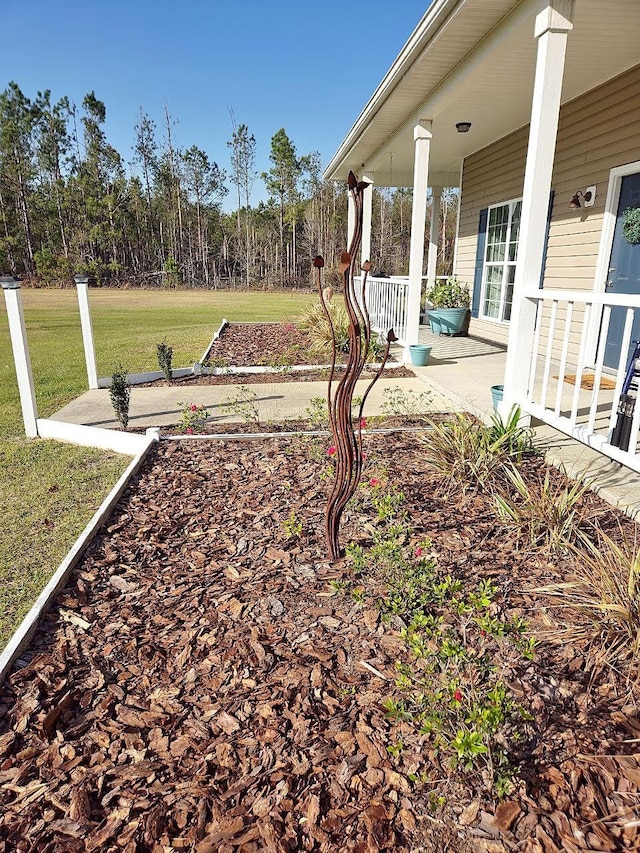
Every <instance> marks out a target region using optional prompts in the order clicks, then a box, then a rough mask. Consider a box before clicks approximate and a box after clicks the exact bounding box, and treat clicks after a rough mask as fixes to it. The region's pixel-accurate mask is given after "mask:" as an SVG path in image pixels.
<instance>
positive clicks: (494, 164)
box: [455, 65, 640, 342]
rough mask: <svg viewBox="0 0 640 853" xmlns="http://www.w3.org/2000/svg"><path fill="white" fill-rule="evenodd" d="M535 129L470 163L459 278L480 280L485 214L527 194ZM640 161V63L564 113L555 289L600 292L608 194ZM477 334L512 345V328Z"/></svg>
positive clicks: (485, 325) (550, 263) (552, 270)
mask: <svg viewBox="0 0 640 853" xmlns="http://www.w3.org/2000/svg"><path fill="white" fill-rule="evenodd" d="M528 134H529V128H528V127H525V128H522V129H520V130H518V131H516V132H515V133H512V134H510V135H509V136H507V137H504V139H502V140H500V141H499V142H496V143H494V144H493V145H491V146H489V147H487V148H484V149H483V150H482V151H478V152H476V153H475V154H473V155H472V156H470V157H468V158H467V159H466V161H465V163H464V169H463V179H462V202H461V209H460V228H459V236H458V252H457V258H456V271H455V272H456V275H457V276H458V278H460V279H461V280H463V281H468V282H473V276H474V267H475V255H476V240H477V235H476V233H475V231H476V229H477V225H478V216H479V212H480V210H481V209H482V208H483V207H487V206H490V205H493V204H500V203H504V202H506V201H509V200H510V199H513V198H518V197H519V196H521V195H522V186H523V180H524V169H525V161H526V150H527V142H528ZM636 160H640V65H639V66H637V67H635V68H633V69H632V70H630V71H628V72H626V73H625V74H623V75H621V76H620V77H617V78H615V79H613V80H610V81H608V82H607V83H605V84H604V85H602V86H600V87H598V88H597V89H594V90H593V91H591V92H588V93H587V94H585V95H582V96H581V97H579V98H576V100H574V101H572V102H570V103H568V104H565V105H564V106H563V107H562V109H561V111H560V123H559V127H558V139H557V145H556V155H555V162H554V171H553V181H552V189H553V190H554V192H555V198H554V205H553V212H552V217H551V226H550V229H549V241H548V247H547V258H546V267H545V275H544V286H545V287H548V288H561V289H563V290H564V289H572V288H575V289H578V290H592V289H593V288H594V284H595V281H594V277H595V269H596V263H597V258H598V248H599V243H600V231H601V228H602V220H603V213H604V204H605V200H606V196H607V188H608V182H609V173H610V170H611V169H612V168H614V167H615V166H621V165H623V164H625V163H631V162H634V161H636ZM593 184H595V186H596V200H595V204H594V206H593V207H587V208H581V209H579V210H571V209H570V208H569V203H570V201H571V198H572V196H573V194H574V193H575V192H576V190H582V191H584V190H585V188H586V187H587V186H591V185H593ZM471 331H472V333H473V334H475V335H479V336H481V337H484V338H488V339H490V340H495V341H498V342H506V339H507V336H508V326H507V325H505V324H499V323H495V322H491V321H487V320H473V321H472V327H471Z"/></svg>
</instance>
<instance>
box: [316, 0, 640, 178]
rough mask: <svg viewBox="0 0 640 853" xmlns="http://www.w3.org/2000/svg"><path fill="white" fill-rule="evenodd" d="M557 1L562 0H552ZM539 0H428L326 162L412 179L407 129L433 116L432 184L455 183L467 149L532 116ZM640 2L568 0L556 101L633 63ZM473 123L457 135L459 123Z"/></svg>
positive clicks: (340, 174)
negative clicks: (569, 24)
mask: <svg viewBox="0 0 640 853" xmlns="http://www.w3.org/2000/svg"><path fill="white" fill-rule="evenodd" d="M559 2H561V3H562V2H564V0H559ZM539 8H540V0H519V2H518V0H433V2H432V4H431V6H430V7H429V9H428V11H427V12H426V14H425V15H424V16H423V18H422V20H421V21H420V23H419V24H418V26H417V27H416V29H415V30H414V32H413V33H412V34H411V36H410V37H409V40H408V41H407V43H406V44H405V46H404V47H403V49H402V50H401V52H400V54H399V55H398V57H397V59H396V60H395V62H394V63H393V65H392V66H391V68H390V69H389V71H388V72H387V74H386V75H385V77H384V78H383V80H382V82H381V83H380V85H379V86H378V88H377V89H376V91H375V92H374V93H373V95H372V97H371V98H370V100H369V102H368V103H367V105H366V106H365V108H364V109H363V111H362V112H361V114H360V116H359V117H358V118H357V120H356V122H355V124H354V125H353V127H352V128H351V130H350V131H349V133H348V134H347V136H346V137H345V139H344V141H343V142H342V144H341V145H340V147H339V149H338V151H337V152H336V153H335V155H334V156H333V158H332V160H331V162H330V163H329V165H328V166H327V168H326V170H325V177H326V178H328V179H330V180H344V179H346V177H347V174H348V172H349V171H350V170H353V171H354V172H355V173H356V174H362V171H363V170H367V171H373V172H375V183H376V184H377V185H378V186H411V185H412V184H413V127H414V125H415V124H417V123H418V121H420V120H421V119H430V120H432V122H433V127H432V130H433V140H432V144H431V155H430V168H429V172H430V181H429V182H430V184H431V185H432V186H437V185H440V186H458V184H459V179H460V167H461V163H462V160H463V158H464V157H466V156H468V155H469V154H472V153H473V152H474V151H478V150H480V149H482V148H484V147H486V146H487V145H489V144H491V143H492V142H495V141H496V140H498V139H501V138H502V137H504V136H506V135H508V134H509V133H511V132H513V131H515V130H517V129H518V128H520V127H523V126H525V125H526V124H528V122H529V117H530V111H531V96H532V89H533V79H534V71H535V61H536V40H535V38H534V34H533V33H534V19H535V15H536V13H537V12H538V11H539ZM639 35H640V3H638V2H637V0H607V2H606V4H603V3H602V0H575V12H574V28H573V31H572V32H571V34H570V36H569V40H568V47H567V58H566V65H565V75H564V81H563V91H562V102H563V103H566V102H568V101H571V100H573V99H574V98H576V97H578V96H579V95H581V94H583V93H584V92H587V91H589V90H590V89H593V88H595V87H596V86H598V85H600V84H601V83H603V82H604V81H605V80H608V79H611V78H613V77H615V76H617V75H618V74H620V73H622V72H623V71H625V70H626V69H628V68H630V67H633V66H634V65H637V64H638V61H639V56H638V49H637V44H638V36H639ZM460 121H469V122H471V123H472V127H471V130H470V131H469V132H468V133H458V132H457V131H456V127H455V125H456V123H457V122H460Z"/></svg>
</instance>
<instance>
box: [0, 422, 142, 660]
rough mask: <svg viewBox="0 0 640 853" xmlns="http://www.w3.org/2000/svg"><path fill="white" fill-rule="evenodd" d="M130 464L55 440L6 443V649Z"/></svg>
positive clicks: (0, 445)
mask: <svg viewBox="0 0 640 853" xmlns="http://www.w3.org/2000/svg"><path fill="white" fill-rule="evenodd" d="M128 462H129V460H128V458H126V457H123V456H118V455H117V454H115V453H105V452H104V451H98V450H90V449H87V448H80V447H74V446H73V445H69V444H62V443H59V442H55V441H32V442H27V441H23V442H20V441H18V440H15V439H14V440H6V441H0V495H2V536H1V537H0V648H2V647H3V646H4V645H5V644H6V642H7V641H8V640H9V638H10V636H11V634H12V633H13V631H14V630H15V629H16V628H17V626H18V624H19V623H20V621H21V620H22V618H23V617H24V615H25V613H26V612H27V611H28V610H29V608H30V607H31V605H32V604H33V602H34V601H35V599H36V598H37V596H38V595H39V594H40V592H41V590H42V589H43V588H44V586H45V585H46V583H47V581H48V580H49V577H50V576H51V574H52V573H53V572H54V571H55V569H56V568H57V567H58V565H59V564H60V562H61V561H62V559H63V558H64V556H65V554H66V553H67V552H68V551H69V549H70V548H71V546H72V545H73V543H74V541H75V540H76V539H77V537H78V535H79V534H80V532H81V531H82V530H83V528H84V527H85V525H86V524H87V522H88V521H89V519H90V518H91V516H92V514H93V513H94V512H95V510H96V509H97V508H98V506H99V505H100V503H101V502H102V500H103V498H104V497H105V496H106V495H107V494H108V492H109V490H110V489H111V487H112V486H113V484H114V482H115V481H116V479H117V478H118V477H119V476H120V474H121V473H122V472H123V471H124V469H125V468H126V466H127V464H128Z"/></svg>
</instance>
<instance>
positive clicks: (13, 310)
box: [0, 276, 38, 438]
mask: <svg viewBox="0 0 640 853" xmlns="http://www.w3.org/2000/svg"><path fill="white" fill-rule="evenodd" d="M0 284H2V289H3V290H4V300H5V303H6V306H7V318H8V320H9V334H10V335H11V346H12V347H13V360H14V362H15V366H16V376H17V378H18V390H19V392H20V405H21V406H22V419H23V421H24V431H25V433H26V435H27V438H36V437H37V435H38V424H37V420H38V408H37V406H36V393H35V389H34V387H33V374H32V373H31V358H30V357H29V344H28V342H27V329H26V326H25V324H24V312H23V310H22V298H21V295H20V282H19V281H18V280H17V279H15V278H13V277H11V276H7V277H3V278H0Z"/></svg>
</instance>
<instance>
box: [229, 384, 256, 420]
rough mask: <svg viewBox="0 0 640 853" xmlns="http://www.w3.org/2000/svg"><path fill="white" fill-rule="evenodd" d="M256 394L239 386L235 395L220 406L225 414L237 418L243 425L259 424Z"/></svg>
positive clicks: (244, 386) (245, 386) (247, 388)
mask: <svg viewBox="0 0 640 853" xmlns="http://www.w3.org/2000/svg"><path fill="white" fill-rule="evenodd" d="M257 399H258V397H257V394H256V392H255V391H253V390H252V389H251V388H249V386H248V385H239V386H238V390H237V392H236V394H235V395H234V396H233V397H231V398H230V399H229V400H226V401H225V402H224V403H222V404H221V405H220V408H221V409H222V410H223V411H224V412H225V414H227V415H229V416H233V417H237V418H239V420H240V421H243V422H244V423H250V424H257V423H259V422H260V411H259V409H258V403H257Z"/></svg>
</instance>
